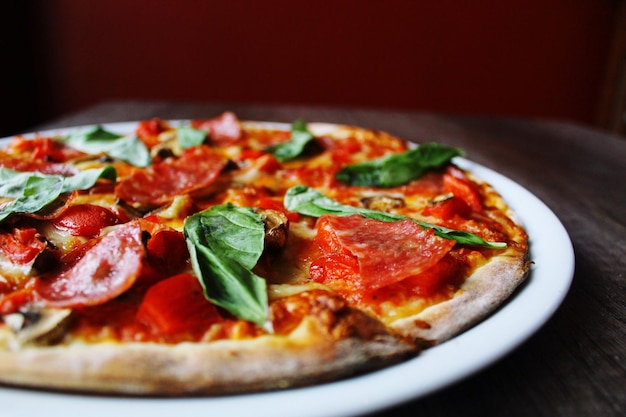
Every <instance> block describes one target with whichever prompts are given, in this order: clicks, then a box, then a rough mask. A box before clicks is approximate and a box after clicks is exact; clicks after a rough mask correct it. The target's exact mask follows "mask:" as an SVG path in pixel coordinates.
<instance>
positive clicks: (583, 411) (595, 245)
mask: <svg viewBox="0 0 626 417" xmlns="http://www.w3.org/2000/svg"><path fill="white" fill-rule="evenodd" d="M224 110H233V111H235V112H236V113H237V114H238V115H239V116H240V117H241V118H242V119H252V120H272V121H283V122H290V121H292V120H294V119H296V118H304V119H305V120H308V121H322V122H336V123H348V124H355V125H360V126H364V127H370V128H375V129H381V130H385V131H388V132H389V133H392V134H394V135H397V136H400V137H402V138H405V139H408V140H412V141H416V142H421V141H440V142H444V143H446V144H450V145H454V146H460V147H462V148H463V149H465V150H466V152H467V156H468V158H469V159H471V160H473V161H476V162H478V163H480V164H483V165H485V166H487V167H489V168H492V169H494V170H496V171H498V172H500V173H502V174H504V175H506V176H507V177H509V178H511V179H513V180H514V181H516V182H518V183H519V184H521V185H522V186H524V187H525V188H527V189H528V190H529V191H531V192H532V193H533V194H535V195H536V196H538V197H539V198H540V199H541V200H543V201H544V202H545V203H546V204H547V205H548V206H549V207H550V208H551V209H552V210H553V211H554V213H555V214H556V215H557V216H558V217H559V218H560V219H561V221H562V222H563V224H564V226H565V227H566V229H567V230H568V232H569V234H570V237H571V239H572V242H573V245H574V250H575V254H576V271H575V275H574V281H573V284H572V287H571V290H570V292H569V294H568V295H567V297H566V299H565V301H564V303H563V304H562V306H561V307H560V308H559V310H558V311H557V312H556V313H555V314H554V316H553V317H552V318H551V319H550V320H549V321H548V323H547V324H546V325H545V326H543V327H542V328H541V329H540V330H539V331H538V332H537V333H536V334H535V335H534V336H532V337H531V338H530V339H529V340H528V341H526V342H525V343H524V344H523V345H522V346H520V347H519V348H518V349H516V350H515V351H514V352H512V353H511V354H510V355H508V356H507V357H505V358H504V359H502V360H500V361H499V362H498V363H496V364H494V365H492V366H490V367H489V368H487V369H486V370H484V371H482V372H480V373H478V374H476V375H474V376H471V377H469V378H467V379H465V380H464V381H461V382H458V383H456V384H454V385H453V386H451V387H448V388H446V389H444V390H441V391H439V392H437V393H435V394H433V395H430V396H428V397H426V398H422V399H418V400H415V401H412V402H410V403H407V404H404V405H401V406H398V407H396V408H393V409H390V410H386V411H384V412H379V413H377V414H373V415H372V416H377V417H382V416H419V415H428V416H435V417H448V416H464V417H473V416H477V417H478V416H480V417H483V416H503V417H505V416H506V417H515V416H519V417H527V416H535V417H537V416H550V417H552V416H574V417H576V416H581V417H582V416H594V417H595V416H598V417H600V416H602V417H603V416H616V417H617V416H623V415H626V388H625V387H626V141H624V139H623V138H620V137H617V136H612V135H609V134H606V133H603V132H600V131H597V130H592V129H588V128H586V127H584V126H580V125H575V124H569V123H562V122H552V121H541V120H521V119H489V118H476V117H459V116H443V115H433V114H421V113H409V112H387V111H371V110H367V111H366V110H359V109H345V108H315V107H295V106H282V107H277V106H273V107H268V106H260V105H239V104H232V103H231V104H219V103H217V104H205V103H168V102H149V103H142V102H110V103H104V104H101V105H99V106H95V107H92V108H88V109H86V110H85V111H82V112H79V113H76V114H71V115H68V116H67V117H64V118H62V119H59V120H56V121H54V122H53V123H50V124H48V125H46V126H44V127H46V128H50V127H64V126H70V125H83V124H93V123H103V122H117V121H130V120H137V119H144V118H151V117H155V116H158V117H163V118H194V117H211V116H213V115H217V114H219V113H221V112H222V111H224ZM520 320H523V318H520ZM426 377H427V376H426Z"/></svg>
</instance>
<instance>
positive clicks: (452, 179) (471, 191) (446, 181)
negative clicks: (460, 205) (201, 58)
mask: <svg viewBox="0 0 626 417" xmlns="http://www.w3.org/2000/svg"><path fill="white" fill-rule="evenodd" d="M443 191H444V192H445V193H452V194H453V195H454V196H455V197H458V198H460V199H462V200H463V201H465V202H466V203H467V204H468V205H469V206H470V207H471V208H472V210H474V211H477V212H480V211H482V210H483V204H482V200H481V198H480V194H479V193H478V190H477V189H476V187H475V186H474V184H472V183H471V182H470V180H469V179H467V177H466V176H465V174H463V171H461V170H459V169H458V168H454V167H449V168H448V170H447V171H446V173H445V174H444V175H443Z"/></svg>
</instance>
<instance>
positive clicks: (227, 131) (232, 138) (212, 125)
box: [191, 112, 242, 145]
mask: <svg viewBox="0 0 626 417" xmlns="http://www.w3.org/2000/svg"><path fill="white" fill-rule="evenodd" d="M191 127H193V128H195V129H199V130H204V131H206V132H208V133H209V137H210V138H211V141H212V142H215V143H217V144H222V145H228V144H231V143H233V142H236V141H237V140H239V139H240V138H241V136H242V132H241V123H240V122H239V119H238V118H237V116H236V115H235V114H234V113H232V112H224V113H223V114H221V115H220V116H218V117H214V118H212V119H196V120H192V121H191Z"/></svg>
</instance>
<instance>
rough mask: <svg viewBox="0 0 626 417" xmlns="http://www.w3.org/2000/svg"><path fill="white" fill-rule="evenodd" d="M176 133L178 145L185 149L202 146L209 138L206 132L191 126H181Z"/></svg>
mask: <svg viewBox="0 0 626 417" xmlns="http://www.w3.org/2000/svg"><path fill="white" fill-rule="evenodd" d="M176 132H177V136H178V144H179V145H180V147H181V148H183V149H187V148H193V147H194V146H199V145H202V144H203V143H204V141H205V140H206V138H207V132H206V131H204V130H199V129H194V128H193V127H191V126H180V127H179V128H178V129H177V130H176Z"/></svg>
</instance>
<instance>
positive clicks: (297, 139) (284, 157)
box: [267, 120, 313, 162]
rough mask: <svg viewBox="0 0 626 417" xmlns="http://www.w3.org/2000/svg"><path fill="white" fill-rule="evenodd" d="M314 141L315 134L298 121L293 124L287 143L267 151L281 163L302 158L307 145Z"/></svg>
mask: <svg viewBox="0 0 626 417" xmlns="http://www.w3.org/2000/svg"><path fill="white" fill-rule="evenodd" d="M312 140H313V133H311V132H310V131H309V129H308V128H307V126H306V123H305V122H304V121H302V120H296V121H294V122H293V123H292V124H291V138H290V139H289V140H288V141H287V142H283V143H280V144H278V145H275V146H270V147H269V148H268V149H267V151H268V152H270V153H272V154H273V155H274V157H275V158H276V159H278V160H279V161H280V162H284V161H288V160H290V159H294V158H296V157H298V156H300V155H301V154H302V153H303V152H304V149H305V148H306V145H308V144H309V143H310V142H311V141H312Z"/></svg>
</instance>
